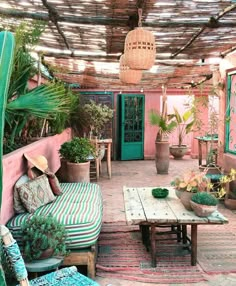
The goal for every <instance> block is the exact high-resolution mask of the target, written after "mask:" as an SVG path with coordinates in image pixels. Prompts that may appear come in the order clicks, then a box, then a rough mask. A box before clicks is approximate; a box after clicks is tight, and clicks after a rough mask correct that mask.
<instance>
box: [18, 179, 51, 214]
mask: <svg viewBox="0 0 236 286" xmlns="http://www.w3.org/2000/svg"><path fill="white" fill-rule="evenodd" d="M18 192H19V196H20V199H21V201H22V203H23V205H24V207H25V208H26V209H27V211H28V212H29V213H34V212H35V211H36V210H37V209H38V208H39V207H41V206H43V205H46V204H48V203H50V202H52V201H54V200H55V199H56V197H55V196H54V195H53V193H52V190H51V188H50V185H49V182H48V178H47V176H46V175H45V174H44V175H42V176H40V177H37V178H35V179H33V180H31V181H28V182H27V183H25V184H23V185H21V186H20V187H19V188H18Z"/></svg>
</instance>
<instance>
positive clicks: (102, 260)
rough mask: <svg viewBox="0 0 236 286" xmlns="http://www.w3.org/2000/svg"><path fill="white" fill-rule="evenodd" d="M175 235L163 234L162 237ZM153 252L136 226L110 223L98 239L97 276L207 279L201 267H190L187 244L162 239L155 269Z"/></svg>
mask: <svg viewBox="0 0 236 286" xmlns="http://www.w3.org/2000/svg"><path fill="white" fill-rule="evenodd" d="M166 238H168V239H169V238H173V235H168V236H167V235H164V236H161V239H166ZM150 260H151V257H150V253H149V252H147V250H146V248H145V246H144V245H143V244H142V241H141V235H140V232H139V230H138V229H137V227H127V226H125V225H116V226H112V225H110V226H109V225H108V226H106V227H103V229H102V233H101V235H100V238H99V252H98V259H97V273H96V274H97V275H98V276H101V277H109V278H120V279H126V280H132V281H139V282H146V283H154V284H172V283H176V284H177V283H194V282H201V281H205V280H206V279H205V278H204V272H203V271H202V270H201V268H200V267H199V266H190V254H189V251H188V249H187V248H186V247H183V245H180V244H178V243H177V242H176V240H175V241H173V240H163V241H161V242H160V243H158V247H157V266H156V268H152V267H151V264H150Z"/></svg>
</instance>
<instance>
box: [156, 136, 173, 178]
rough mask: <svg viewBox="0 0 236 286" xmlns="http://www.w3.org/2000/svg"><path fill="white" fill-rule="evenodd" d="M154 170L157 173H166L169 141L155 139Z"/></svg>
mask: <svg viewBox="0 0 236 286" xmlns="http://www.w3.org/2000/svg"><path fill="white" fill-rule="evenodd" d="M155 143H156V154H155V161H156V170H157V174H168V171H169V162H170V151H169V142H167V141H156V142H155Z"/></svg>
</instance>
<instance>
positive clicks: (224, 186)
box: [208, 168, 236, 199]
mask: <svg viewBox="0 0 236 286" xmlns="http://www.w3.org/2000/svg"><path fill="white" fill-rule="evenodd" d="M234 180H236V169H233V168H232V169H231V170H230V172H229V173H228V174H226V175H224V176H222V177H221V178H220V179H219V181H218V183H214V184H212V183H211V182H209V184H208V188H209V189H214V190H215V196H216V197H217V198H219V199H220V198H223V197H224V195H225V194H226V192H227V190H228V189H229V183H230V182H232V181H234ZM228 191H229V190H228Z"/></svg>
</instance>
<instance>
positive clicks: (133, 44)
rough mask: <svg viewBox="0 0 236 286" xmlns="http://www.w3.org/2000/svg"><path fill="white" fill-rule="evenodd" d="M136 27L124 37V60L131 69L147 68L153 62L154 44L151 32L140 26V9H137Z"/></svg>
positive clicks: (154, 56) (154, 54)
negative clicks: (137, 19) (137, 20)
mask: <svg viewBox="0 0 236 286" xmlns="http://www.w3.org/2000/svg"><path fill="white" fill-rule="evenodd" d="M138 15H139V22H138V28H136V29H135V30H132V31H130V32H129V33H128V34H127V36H126V38H125V47H124V50H125V62H126V64H127V65H128V66H129V67H130V68H131V69H140V70H148V69H150V68H151V67H152V66H153V64H154V63H155V58H156V45H155V37H154V36H153V34H152V32H150V31H147V30H144V29H143V28H142V27H141V17H142V9H141V8H139V9H138Z"/></svg>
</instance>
